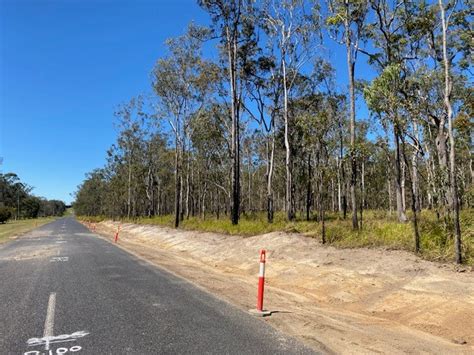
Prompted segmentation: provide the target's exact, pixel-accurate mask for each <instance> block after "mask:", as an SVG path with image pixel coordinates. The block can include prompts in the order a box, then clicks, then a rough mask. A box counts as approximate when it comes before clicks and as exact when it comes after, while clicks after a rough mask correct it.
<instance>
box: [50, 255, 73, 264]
mask: <svg viewBox="0 0 474 355" xmlns="http://www.w3.org/2000/svg"><path fill="white" fill-rule="evenodd" d="M58 261H69V256H55V257H54V258H51V260H50V262H51V263H55V262H58Z"/></svg>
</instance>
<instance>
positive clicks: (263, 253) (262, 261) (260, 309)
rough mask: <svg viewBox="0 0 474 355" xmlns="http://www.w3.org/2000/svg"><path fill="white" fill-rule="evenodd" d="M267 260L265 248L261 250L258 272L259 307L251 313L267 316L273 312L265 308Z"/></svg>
mask: <svg viewBox="0 0 474 355" xmlns="http://www.w3.org/2000/svg"><path fill="white" fill-rule="evenodd" d="M265 262H266V251H265V249H262V250H260V269H259V273H258V290H257V309H251V310H250V313H252V314H254V315H256V316H260V317H265V316H269V315H270V314H271V312H270V311H266V310H264V309H263V294H264V289H265Z"/></svg>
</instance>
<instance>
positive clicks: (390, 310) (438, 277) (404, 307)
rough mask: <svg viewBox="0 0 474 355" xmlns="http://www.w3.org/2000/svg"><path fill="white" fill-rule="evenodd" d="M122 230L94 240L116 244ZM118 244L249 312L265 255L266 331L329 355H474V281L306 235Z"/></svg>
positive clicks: (151, 229)
mask: <svg viewBox="0 0 474 355" xmlns="http://www.w3.org/2000/svg"><path fill="white" fill-rule="evenodd" d="M117 226H118V222H102V223H99V224H98V225H97V232H98V233H100V234H101V235H103V236H104V237H107V238H108V239H112V236H113V234H114V232H115V231H116V229H117ZM119 244H120V245H121V246H122V247H124V248H126V249H128V250H130V251H132V252H133V253H135V254H137V255H139V256H141V257H143V258H145V259H147V260H149V261H151V262H153V263H154V264H156V265H159V266H162V267H165V268H166V269H168V270H170V271H172V272H174V273H176V274H177V275H180V276H182V277H184V278H186V279H188V280H190V281H192V282H194V283H196V284H197V285H200V286H202V287H203V288H205V289H207V290H208V291H209V292H211V293H213V294H216V295H218V296H219V297H221V298H223V299H225V300H227V301H229V302H231V303H233V304H235V305H237V306H238V307H240V308H242V309H244V310H247V309H249V308H253V307H254V306H255V299H256V282H257V273H258V251H259V249H260V248H265V249H267V272H266V285H267V286H266V297H265V306H266V307H265V308H267V309H269V310H271V311H274V312H275V313H273V314H272V316H271V317H267V318H265V321H266V322H268V323H270V324H271V325H273V326H274V327H276V328H278V329H280V330H281V331H283V332H285V333H287V334H290V335H293V336H296V337H298V338H299V339H301V340H302V341H303V342H305V343H306V344H307V345H309V346H311V347H313V348H315V349H318V350H322V351H323V352H325V353H332V352H334V353H386V354H397V353H417V354H420V353H432V354H472V353H474V273H473V271H472V268H470V269H463V270H461V271H462V272H459V271H460V270H459V269H458V270H457V271H456V268H455V267H454V266H453V265H443V264H436V263H432V262H428V261H423V260H420V259H418V258H417V257H415V256H414V255H412V254H410V253H406V252H401V251H385V250H374V249H345V250H344V249H335V248H332V247H326V246H321V245H320V244H319V243H318V242H317V241H316V240H314V239H311V238H307V237H304V236H300V235H294V234H286V233H270V234H266V235H261V236H256V237H250V238H242V237H238V236H224V235H220V234H214V233H199V232H190V231H181V230H174V229H169V228H164V227H157V226H144V225H133V224H123V225H122V228H121V233H120V241H119Z"/></svg>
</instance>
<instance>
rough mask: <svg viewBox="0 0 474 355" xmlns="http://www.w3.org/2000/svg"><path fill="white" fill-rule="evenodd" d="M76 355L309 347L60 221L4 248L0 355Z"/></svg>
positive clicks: (67, 221) (251, 351)
mask: <svg viewBox="0 0 474 355" xmlns="http://www.w3.org/2000/svg"><path fill="white" fill-rule="evenodd" d="M70 353H78V354H152V353H153V354H184V353H186V354H203V353H207V354H303V353H311V351H310V350H309V349H308V348H305V347H304V346H303V345H302V344H301V343H299V342H297V341H295V340H294V339H292V338H289V337H287V336H284V335H282V334H280V333H278V332H277V331H276V330H274V329H273V328H271V327H270V326H268V325H266V324H265V322H263V321H262V320H260V319H256V318H254V317H253V316H250V315H248V314H247V313H245V312H243V311H241V310H239V309H237V308H234V307H232V306H231V305H229V304H227V303H226V302H223V301H220V300H219V299H217V298H216V297H214V296H212V295H210V294H208V293H206V292H204V291H202V290H200V289H199V288H196V287H195V286H193V285H192V284H190V283H188V282H186V281H185V280H182V279H180V278H177V277H176V276H173V275H172V274H170V273H168V272H166V271H165V270H163V269H160V268H158V267H154V266H152V265H150V264H148V263H146V262H144V261H142V260H139V259H138V258H136V257H134V256H132V255H130V254H128V253H127V252H125V251H123V250H122V249H120V248H117V247H115V246H114V245H113V244H111V243H109V242H107V241H105V240H103V239H100V238H98V237H96V236H94V234H92V233H91V232H90V231H89V230H88V229H86V228H85V227H84V226H83V225H81V224H80V223H78V222H77V221H76V220H74V219H73V218H62V219H60V220H57V221H56V222H53V223H50V224H47V225H45V226H42V227H40V228H37V229H36V230H35V231H33V232H30V233H29V234H27V235H24V236H23V237H21V238H18V239H16V240H14V241H11V242H9V243H7V244H4V245H2V246H0V354H28V355H39V354H47V355H52V354H70Z"/></svg>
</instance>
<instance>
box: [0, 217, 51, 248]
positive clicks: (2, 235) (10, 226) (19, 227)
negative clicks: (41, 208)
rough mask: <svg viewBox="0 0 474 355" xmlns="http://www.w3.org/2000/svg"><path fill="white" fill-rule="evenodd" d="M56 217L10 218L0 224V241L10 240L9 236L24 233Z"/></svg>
mask: <svg viewBox="0 0 474 355" xmlns="http://www.w3.org/2000/svg"><path fill="white" fill-rule="evenodd" d="M55 219H56V217H40V218H34V219H20V220H16V221H15V220H10V221H8V222H6V223H3V224H0V243H5V242H7V241H8V240H10V237H14V236H18V235H22V234H25V233H27V232H29V231H31V230H33V229H35V228H37V227H40V226H42V225H43V224H46V223H49V222H52V221H54V220H55Z"/></svg>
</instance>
